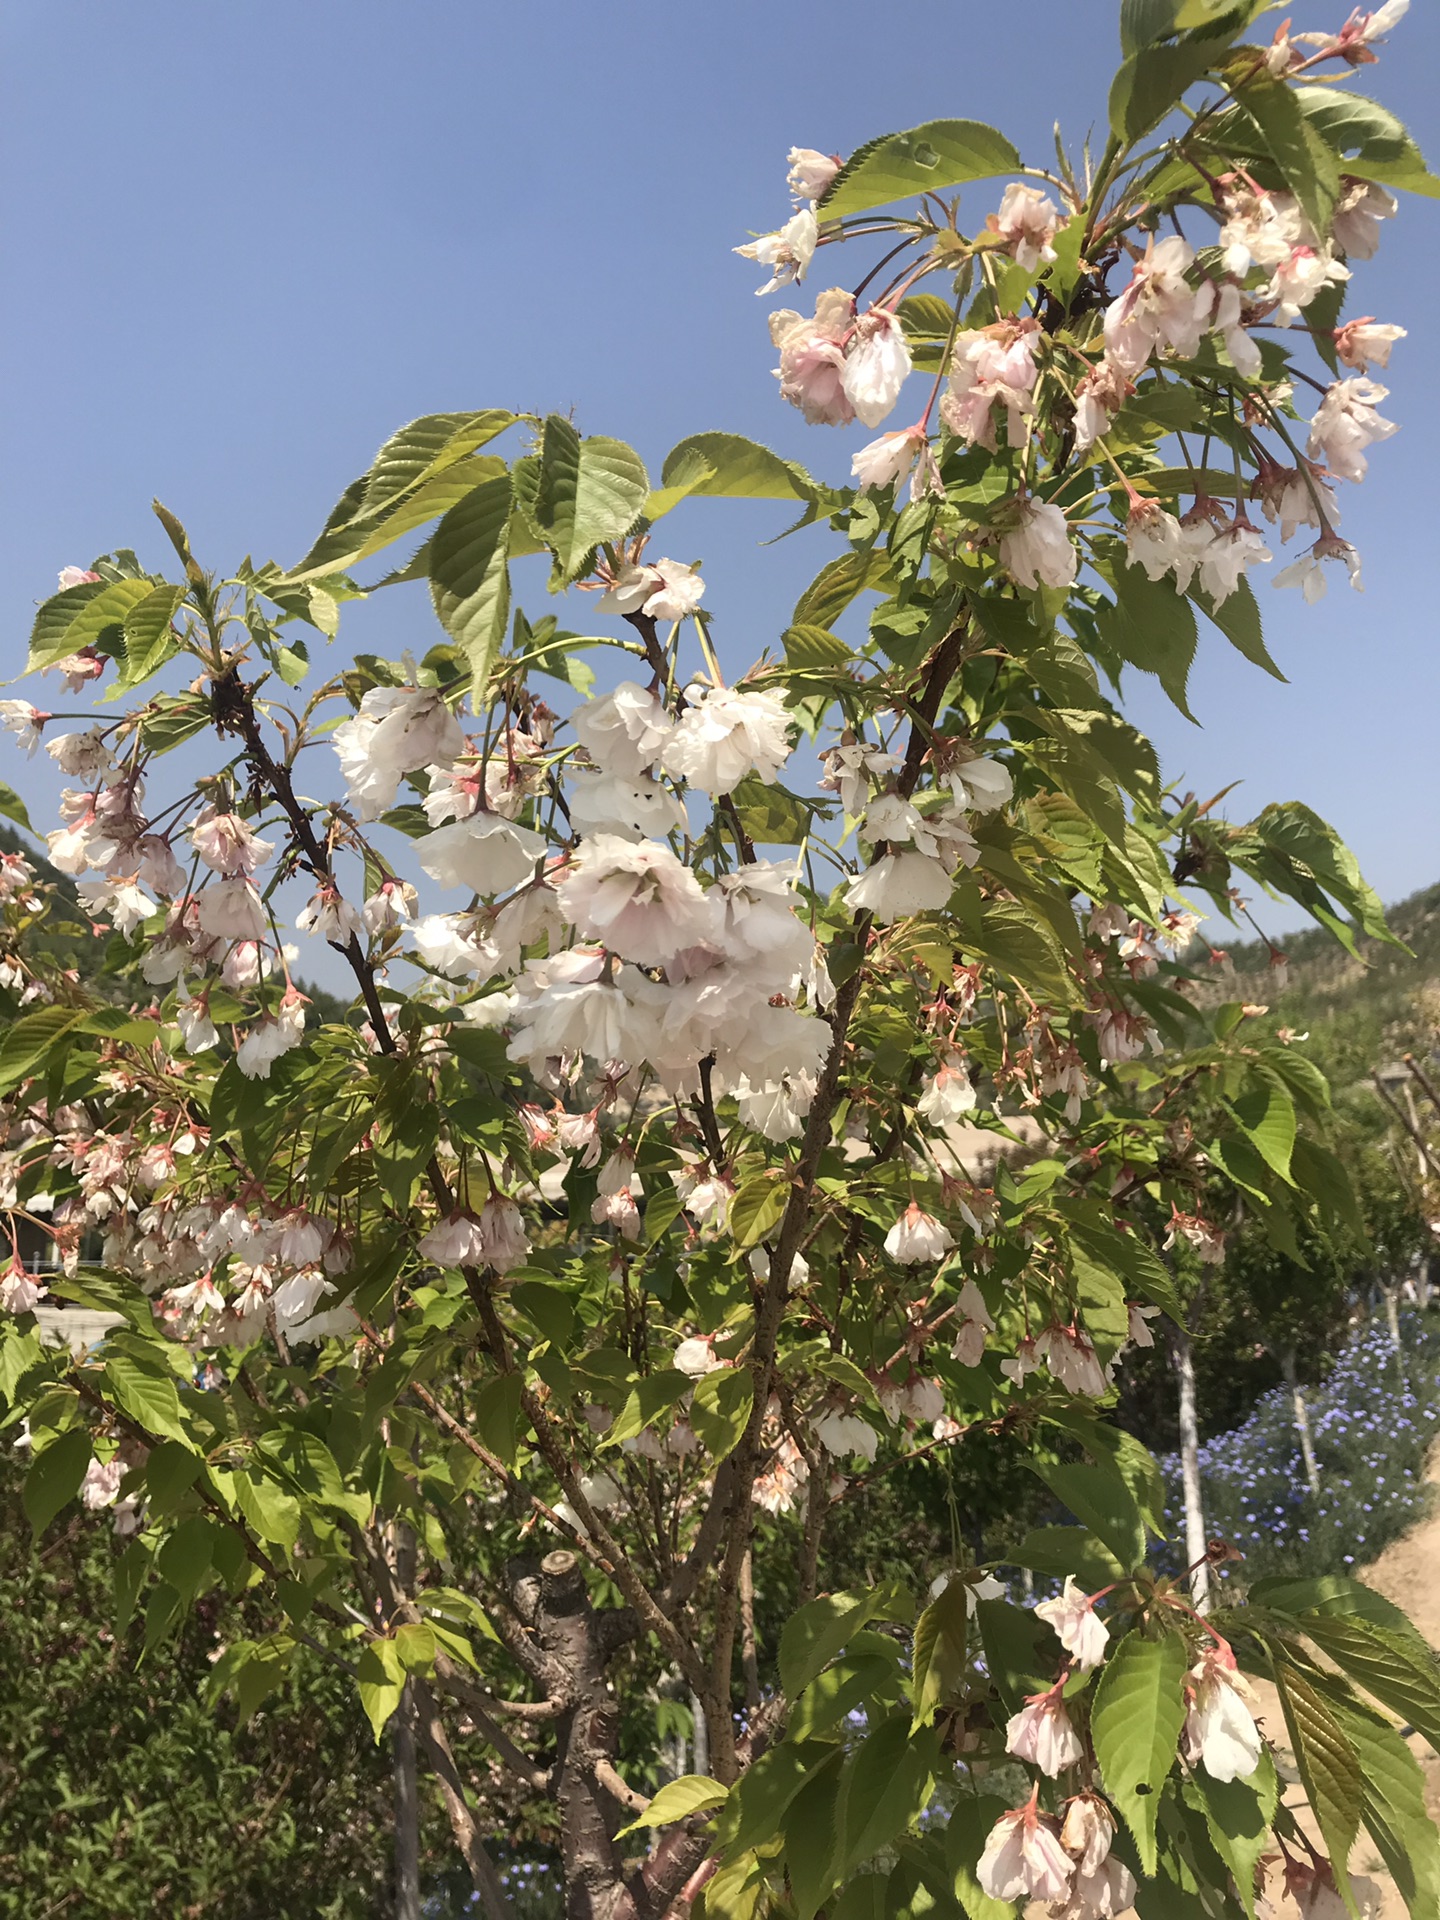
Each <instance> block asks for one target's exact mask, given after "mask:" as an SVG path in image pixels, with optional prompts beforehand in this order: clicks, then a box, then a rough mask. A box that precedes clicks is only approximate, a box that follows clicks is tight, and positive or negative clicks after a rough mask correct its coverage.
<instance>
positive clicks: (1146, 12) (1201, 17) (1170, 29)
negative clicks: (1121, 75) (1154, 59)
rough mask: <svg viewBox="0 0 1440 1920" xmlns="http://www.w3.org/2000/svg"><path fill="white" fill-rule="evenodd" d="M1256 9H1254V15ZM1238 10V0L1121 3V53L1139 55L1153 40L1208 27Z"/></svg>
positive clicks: (1124, 1)
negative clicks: (1236, 3) (1220, 16)
mask: <svg viewBox="0 0 1440 1920" xmlns="http://www.w3.org/2000/svg"><path fill="white" fill-rule="evenodd" d="M1256 10H1257V9H1256V7H1255V6H1252V7H1251V8H1250V11H1251V12H1252V13H1254V12H1255V11H1256ZM1235 11H1236V5H1235V0H1121V4H1120V48H1121V51H1122V52H1124V53H1137V52H1138V51H1139V50H1140V48H1142V47H1148V46H1149V45H1150V44H1151V43H1152V42H1153V41H1156V40H1168V39H1169V38H1170V36H1171V35H1172V34H1176V33H1184V32H1185V31H1187V29H1189V28H1191V27H1204V26H1208V25H1209V24H1210V23H1211V21H1212V20H1214V19H1215V18H1216V16H1217V15H1219V14H1226V13H1234V12H1235ZM1236 31H1237V32H1238V31H1239V29H1238V27H1237V29H1236Z"/></svg>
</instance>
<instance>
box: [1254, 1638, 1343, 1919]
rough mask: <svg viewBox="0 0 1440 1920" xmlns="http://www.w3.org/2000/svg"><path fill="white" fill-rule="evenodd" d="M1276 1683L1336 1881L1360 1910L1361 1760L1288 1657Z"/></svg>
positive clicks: (1277, 1669) (1280, 1666)
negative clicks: (1354, 1864)
mask: <svg viewBox="0 0 1440 1920" xmlns="http://www.w3.org/2000/svg"><path fill="white" fill-rule="evenodd" d="M1275 1686H1276V1690H1277V1692H1278V1693H1279V1695H1280V1705H1281V1708H1282V1710H1283V1712H1284V1714H1285V1725H1286V1727H1287V1728H1288V1730H1289V1733H1290V1747H1291V1751H1292V1752H1293V1753H1294V1755H1295V1764H1296V1766H1297V1767H1298V1768H1299V1769H1300V1779H1301V1781H1302V1782H1303V1784H1304V1787H1305V1797H1306V1798H1307V1799H1308V1800H1309V1802H1310V1806H1311V1809H1312V1810H1313V1812H1314V1814H1315V1818H1316V1819H1317V1820H1318V1821H1319V1822H1320V1832H1321V1834H1322V1835H1323V1837H1324V1840H1325V1850H1326V1852H1327V1853H1328V1854H1329V1855H1330V1866H1331V1869H1332V1871H1333V1872H1334V1875H1335V1884H1336V1886H1338V1887H1339V1889H1340V1891H1341V1893H1342V1894H1343V1895H1344V1897H1345V1902H1346V1904H1347V1906H1349V1907H1350V1909H1351V1911H1352V1912H1354V1911H1355V1910H1356V1909H1355V1900H1354V1895H1353V1893H1352V1891H1351V1888H1350V1875H1349V1871H1348V1866H1347V1863H1348V1861H1349V1858H1350V1849H1351V1847H1352V1846H1354V1844H1355V1836H1356V1834H1357V1833H1358V1832H1359V1831H1360V1812H1361V1804H1362V1796H1361V1781H1360V1763H1359V1760H1358V1759H1357V1758H1356V1754H1355V1749H1354V1748H1353V1747H1352V1746H1351V1744H1350V1742H1349V1740H1348V1739H1347V1738H1346V1737H1345V1732H1344V1729H1343V1728H1342V1727H1341V1726H1340V1723H1339V1722H1338V1721H1337V1720H1336V1718H1335V1716H1334V1714H1333V1713H1332V1712H1331V1711H1330V1708H1329V1707H1328V1706H1327V1705H1326V1703H1325V1701H1324V1699H1323V1698H1322V1697H1321V1695H1320V1694H1319V1693H1318V1692H1317V1691H1316V1689H1315V1688H1314V1687H1313V1686H1311V1684H1310V1682H1309V1681H1308V1680H1307V1679H1306V1678H1305V1676H1304V1675H1303V1674H1302V1673H1300V1672H1299V1671H1298V1670H1297V1669H1296V1668H1295V1667H1294V1666H1292V1665H1291V1663H1290V1662H1289V1661H1288V1660H1285V1659H1280V1658H1277V1659H1276V1661H1275Z"/></svg>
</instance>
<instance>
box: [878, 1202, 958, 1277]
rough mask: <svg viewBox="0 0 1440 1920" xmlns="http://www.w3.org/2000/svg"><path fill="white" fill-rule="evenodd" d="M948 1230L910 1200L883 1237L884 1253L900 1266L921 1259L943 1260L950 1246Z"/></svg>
mask: <svg viewBox="0 0 1440 1920" xmlns="http://www.w3.org/2000/svg"><path fill="white" fill-rule="evenodd" d="M954 1244H955V1241H954V1239H953V1237H952V1236H951V1233H950V1229H949V1228H948V1227H947V1226H946V1225H945V1223H944V1222H943V1221H942V1220H937V1219H936V1218H935V1216H934V1214H932V1213H926V1211H925V1209H924V1208H923V1207H922V1206H920V1205H919V1204H918V1203H917V1202H916V1201H914V1200H912V1201H911V1202H910V1204H909V1206H908V1207H906V1209H905V1211H904V1212H903V1213H902V1214H901V1215H900V1218H899V1219H898V1220H897V1221H896V1222H895V1224H894V1226H892V1227H891V1229H890V1231H889V1232H888V1233H887V1234H886V1236H885V1251H886V1253H888V1254H889V1256H890V1258H891V1259H892V1260H898V1261H899V1262H900V1263H901V1265H902V1266H916V1265H918V1264H919V1263H920V1262H921V1261H923V1260H943V1259H944V1257H945V1255H946V1254H947V1253H949V1251H950V1249H951V1248H952V1247H953V1246H954Z"/></svg>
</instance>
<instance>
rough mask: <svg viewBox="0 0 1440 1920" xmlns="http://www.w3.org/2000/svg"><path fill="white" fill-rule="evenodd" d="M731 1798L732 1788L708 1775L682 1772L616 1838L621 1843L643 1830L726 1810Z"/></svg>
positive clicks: (622, 1828)
mask: <svg viewBox="0 0 1440 1920" xmlns="http://www.w3.org/2000/svg"><path fill="white" fill-rule="evenodd" d="M729 1797H730V1789H729V1788H728V1787H722V1786H721V1784H720V1782H719V1781H718V1780H712V1779H711V1778H710V1775H709V1774H708V1773H682V1774H681V1775H680V1777H679V1779H678V1780H667V1781H666V1783H665V1785H664V1786H663V1787H661V1789H660V1791H659V1792H658V1793H657V1794H656V1795H655V1797H654V1799H653V1800H652V1801H651V1802H650V1804H649V1806H648V1807H646V1809H645V1811H644V1813H642V1814H641V1815H640V1816H639V1818H638V1819H635V1820H632V1821H631V1822H630V1823H629V1825H628V1826H624V1827H621V1828H620V1830H619V1832H618V1833H617V1834H616V1835H615V1838H616V1839H617V1840H621V1839H623V1838H624V1836H625V1835H626V1834H627V1833H638V1832H639V1830H640V1828H641V1827H651V1828H654V1827H668V1826H670V1825H671V1824H672V1823H673V1822H674V1821H676V1820H686V1819H688V1818H689V1817H690V1815H691V1814H692V1813H703V1812H705V1811H706V1810H707V1809H709V1808H711V1807H723V1806H724V1804H725V1802H726V1801H727V1800H728V1799H729Z"/></svg>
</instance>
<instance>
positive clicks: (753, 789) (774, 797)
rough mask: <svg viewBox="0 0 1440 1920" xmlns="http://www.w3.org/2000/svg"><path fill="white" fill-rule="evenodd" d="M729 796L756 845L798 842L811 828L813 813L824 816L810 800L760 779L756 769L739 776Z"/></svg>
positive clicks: (773, 845)
mask: <svg viewBox="0 0 1440 1920" xmlns="http://www.w3.org/2000/svg"><path fill="white" fill-rule="evenodd" d="M730 798H731V799H732V800H733V801H734V803H735V811H736V813H737V814H738V815H739V816H740V825H741V827H742V828H743V829H744V831H745V832H746V834H747V835H748V836H749V838H750V839H751V840H752V841H753V842H754V844H755V845H756V846H757V847H795V846H799V844H800V842H801V841H802V840H804V839H805V838H806V836H807V835H808V834H810V833H811V832H812V831H813V830H814V825H815V818H816V815H817V814H820V815H821V817H822V818H824V817H825V816H824V814H823V812H822V810H821V809H820V808H819V807H818V806H816V805H815V804H814V803H813V802H811V801H808V800H802V799H801V798H800V796H799V795H798V794H794V793H791V792H790V790H789V788H788V787H782V786H780V785H779V783H778V782H775V781H766V780H762V779H761V778H760V776H759V774H758V773H747V774H746V775H745V777H744V779H743V780H738V781H737V782H736V783H735V790H734V792H733V793H732V794H731V796H730Z"/></svg>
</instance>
